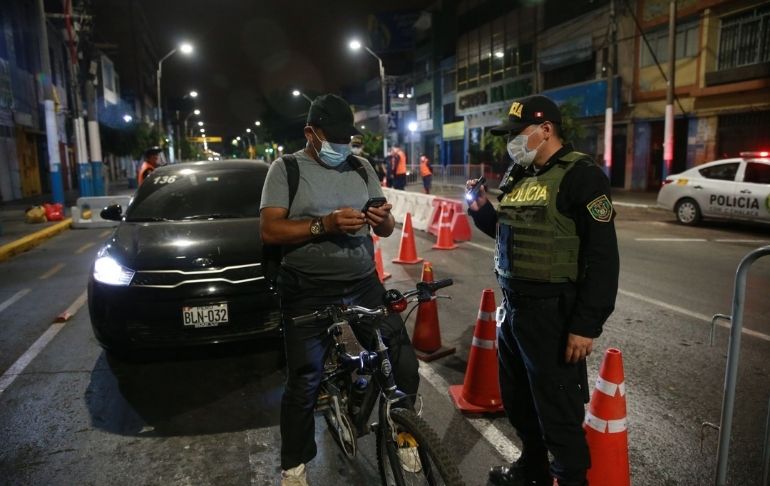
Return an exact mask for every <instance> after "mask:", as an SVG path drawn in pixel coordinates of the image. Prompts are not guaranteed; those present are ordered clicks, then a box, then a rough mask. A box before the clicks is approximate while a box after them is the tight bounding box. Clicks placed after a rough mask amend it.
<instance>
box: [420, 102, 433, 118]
mask: <svg viewBox="0 0 770 486" xmlns="http://www.w3.org/2000/svg"><path fill="white" fill-rule="evenodd" d="M430 118H431V116H430V103H422V104H420V105H417V121H418V122H419V121H422V120H430Z"/></svg>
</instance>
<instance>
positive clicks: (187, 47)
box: [157, 42, 193, 142]
mask: <svg viewBox="0 0 770 486" xmlns="http://www.w3.org/2000/svg"><path fill="white" fill-rule="evenodd" d="M176 51H181V52H182V54H185V55H190V54H192V52H193V46H192V44H190V43H188V42H183V43H182V44H180V45H179V46H177V47H175V48H173V49H171V50H170V51H169V52H168V54H166V55H165V56H163V57H162V58H160V61H158V73H157V82H158V136H159V137H160V141H161V142H163V135H162V133H163V105H162V104H161V97H160V79H161V77H162V75H163V61H165V60H166V59H168V58H169V57H171V56H173V55H174V54H176Z"/></svg>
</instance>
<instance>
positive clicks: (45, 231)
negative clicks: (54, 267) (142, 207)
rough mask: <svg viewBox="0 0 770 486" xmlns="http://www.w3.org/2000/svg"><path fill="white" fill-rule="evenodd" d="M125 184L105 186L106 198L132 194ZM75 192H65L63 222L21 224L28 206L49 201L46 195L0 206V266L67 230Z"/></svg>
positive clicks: (76, 192) (117, 183)
mask: <svg viewBox="0 0 770 486" xmlns="http://www.w3.org/2000/svg"><path fill="white" fill-rule="evenodd" d="M133 191H134V189H129V188H128V181H127V180H122V181H117V182H113V183H111V184H110V185H109V195H111V196H112V195H123V194H132V193H133ZM78 195H79V192H78V191H77V190H71V191H67V193H66V194H65V195H64V201H65V204H64V214H65V219H64V221H51V222H46V223H37V224H29V223H26V222H25V221H24V213H25V212H26V210H27V209H29V208H30V207H32V206H38V205H42V204H43V203H45V202H50V201H51V195H50V194H43V195H40V196H33V197H28V198H24V199H17V200H15V201H9V202H0V262H1V261H3V260H6V259H8V258H11V257H12V256H13V255H15V254H18V253H21V252H23V251H26V250H28V249H30V248H33V247H35V246H37V245H39V244H40V243H42V242H43V241H44V240H46V239H48V238H50V237H52V236H55V235H57V234H59V233H61V232H62V231H66V230H67V229H69V226H70V222H71V220H70V219H69V218H68V216H69V214H70V207H72V206H74V205H75V202H76V201H77V198H78Z"/></svg>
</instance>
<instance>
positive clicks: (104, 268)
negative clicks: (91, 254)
mask: <svg viewBox="0 0 770 486" xmlns="http://www.w3.org/2000/svg"><path fill="white" fill-rule="evenodd" d="M134 273H135V272H134V271H133V270H131V269H129V268H126V267H124V266H122V265H121V264H119V263H118V262H116V261H115V259H114V258H112V257H110V256H106V255H105V256H100V257H98V258H97V259H96V263H94V279H96V281H98V282H101V283H103V284H107V285H119V286H123V287H125V286H127V285H128V284H130V283H131V279H132V278H134Z"/></svg>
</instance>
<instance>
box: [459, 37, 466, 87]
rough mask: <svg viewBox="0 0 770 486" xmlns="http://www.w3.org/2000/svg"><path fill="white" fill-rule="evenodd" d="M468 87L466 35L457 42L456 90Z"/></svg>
mask: <svg viewBox="0 0 770 486" xmlns="http://www.w3.org/2000/svg"><path fill="white" fill-rule="evenodd" d="M467 87H468V35H467V34H463V35H461V36H460V38H459V39H458V40H457V89H458V91H461V90H464V89H466V88H467Z"/></svg>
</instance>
